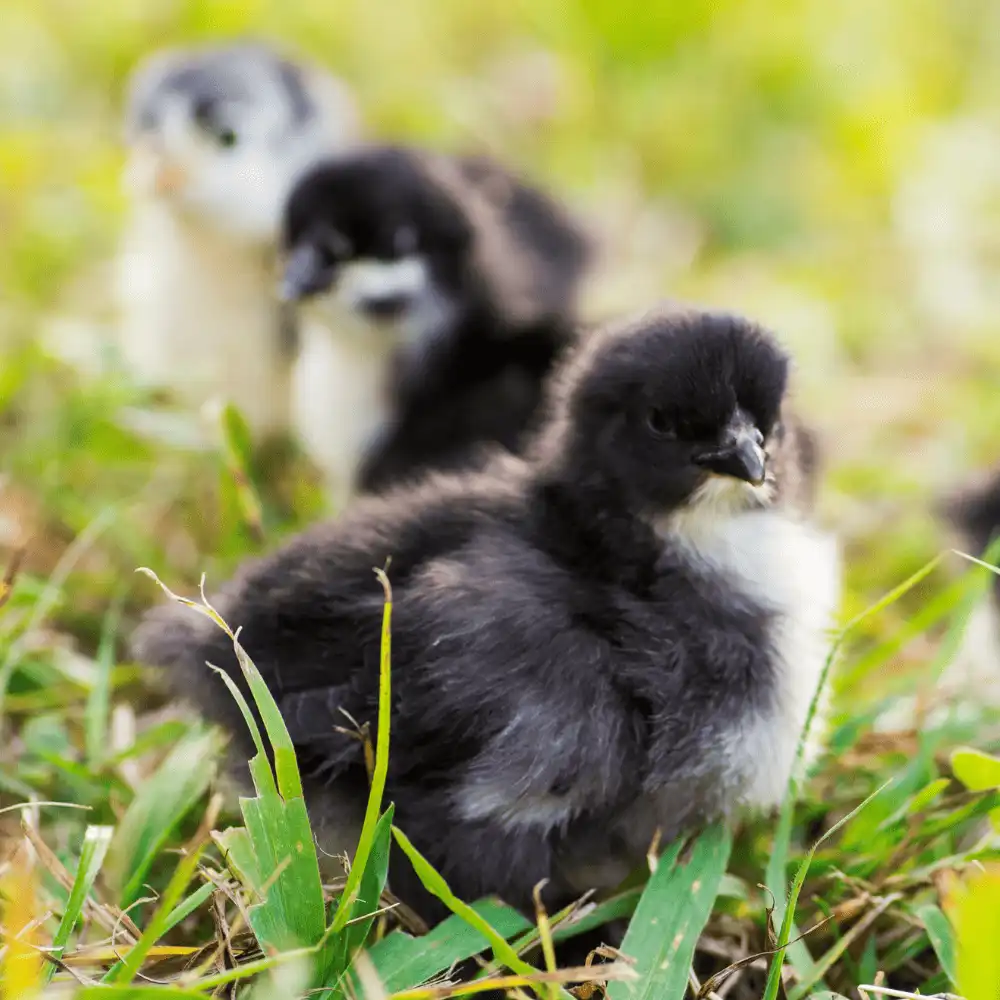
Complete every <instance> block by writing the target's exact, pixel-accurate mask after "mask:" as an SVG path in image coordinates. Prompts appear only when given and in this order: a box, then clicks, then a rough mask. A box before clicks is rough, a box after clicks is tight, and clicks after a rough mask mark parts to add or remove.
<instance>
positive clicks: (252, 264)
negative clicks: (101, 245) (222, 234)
mask: <svg viewBox="0 0 1000 1000" xmlns="http://www.w3.org/2000/svg"><path fill="white" fill-rule="evenodd" d="M117 278H118V300H119V304H120V310H121V327H120V330H121V337H120V340H121V349H122V354H123V359H124V361H125V363H126V365H127V367H128V368H129V369H130V370H131V372H132V373H133V375H134V377H135V378H137V379H138V380H139V381H140V382H141V383H142V384H145V385H149V386H155V387H161V388H167V389H169V390H170V391H171V392H172V393H173V395H174V396H175V397H176V398H177V399H179V400H180V401H182V402H184V403H186V404H188V405H191V406H200V405H201V404H203V403H205V402H207V401H208V400H210V399H216V398H219V399H226V400H229V401H231V402H232V403H234V404H235V405H236V406H238V407H239V408H240V410H241V411H242V412H243V414H244V416H245V417H246V419H247V421H248V422H249V424H250V427H251V429H252V430H254V431H255V432H258V433H264V432H269V431H274V430H280V429H283V428H285V427H287V423H288V406H289V399H288V380H289V368H290V365H289V362H288V361H287V360H286V359H285V358H284V356H283V354H282V349H281V338H280V335H279V332H278V321H277V315H278V313H277V301H276V296H275V277H274V274H273V273H272V272H271V270H270V268H269V267H268V265H267V263H266V252H265V250H264V249H262V248H259V247H256V246H246V247H240V246H239V245H237V244H236V243H235V242H234V241H232V240H229V239H223V238H219V237H216V236H215V235H214V234H212V233H209V232H207V231H204V230H201V229H198V228H195V227H193V226H189V225H187V224H185V223H182V222H179V221H178V220H177V219H176V218H175V217H174V216H173V215H172V213H171V212H170V211H169V210H167V209H166V208H164V207H162V206H160V205H156V204H147V205H143V204H140V205H138V206H136V211H135V213H134V216H133V219H132V222H131V225H130V228H129V229H128V231H127V232H126V234H125V239H124V242H123V245H122V250H121V254H120V256H119V260H118V274H117Z"/></svg>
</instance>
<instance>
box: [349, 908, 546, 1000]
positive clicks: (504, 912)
mask: <svg viewBox="0 0 1000 1000" xmlns="http://www.w3.org/2000/svg"><path fill="white" fill-rule="evenodd" d="M470 909H471V910H472V911H473V912H475V913H476V914H477V915H478V916H479V917H480V918H481V919H482V920H483V921H484V922H485V923H486V924H487V925H488V926H490V927H492V928H493V929H494V931H496V933H497V934H499V935H500V936H501V937H503V938H504V939H505V940H506V939H508V938H511V937H513V936H514V935H515V934H523V933H524V932H526V931H530V930H531V928H532V926H533V925H532V924H531V923H529V921H527V920H526V919H525V918H524V917H523V916H521V914H520V913H518V912H517V910H515V909H512V908H511V907H509V906H507V905H505V904H504V903H501V902H500V901H499V900H493V899H481V900H479V902H477V903H473V904H472V905H471V907H470ZM489 946H490V939H489V938H488V937H487V936H486V935H485V934H483V933H482V932H481V931H480V930H479V929H478V928H477V927H475V926H473V925H472V924H471V923H469V921H468V920H466V919H465V918H464V917H461V916H457V915H455V916H451V917H448V919H447V920H444V921H442V922H441V923H440V924H438V925H437V927H435V928H434V929H433V930H432V931H430V933H428V934H425V935H424V936H423V937H413V936H411V935H409V934H406V933H405V932H403V931H393V933H392V934H389V935H387V936H386V937H384V938H383V939H382V940H381V941H379V942H377V943H376V944H374V945H373V946H372V947H371V948H370V949H369V950H368V952H367V954H368V957H369V958H370V959H371V960H372V963H373V964H374V965H375V969H376V971H377V972H378V976H379V979H380V980H381V981H382V984H383V985H384V986H385V988H386V990H387V991H388V992H390V993H398V992H400V991H401V990H408V989H414V988H415V987H417V986H420V985H422V984H423V983H426V982H427V981H428V980H429V979H431V978H432V977H434V976H437V975H439V974H440V973H442V972H444V971H446V970H447V969H450V968H451V967H452V966H453V965H455V964H457V963H458V962H463V961H465V960H466V959H469V958H472V956H473V955H478V954H479V953H480V952H482V951H485V950H486V949H487V948H488V947H489Z"/></svg>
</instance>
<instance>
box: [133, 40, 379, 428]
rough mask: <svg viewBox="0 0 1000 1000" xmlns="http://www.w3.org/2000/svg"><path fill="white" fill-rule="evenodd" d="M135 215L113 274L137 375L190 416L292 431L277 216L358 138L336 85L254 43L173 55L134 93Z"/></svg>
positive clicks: (144, 73) (157, 58) (147, 67)
mask: <svg viewBox="0 0 1000 1000" xmlns="http://www.w3.org/2000/svg"><path fill="white" fill-rule="evenodd" d="M125 118H126V141H127V145H128V153H129V156H128V163H127V167H126V171H125V184H126V187H127V190H128V193H129V195H130V196H131V211H130V214H129V218H128V222H127V225H126V229H125V233H124V236H123V240H122V246H121V251H120V254H119V259H118V266H117V271H118V274H117V296H118V300H119V307H120V314H121V323H120V330H121V338H120V339H121V354H122V358H123V361H124V363H125V365H126V367H127V369H129V370H130V372H131V374H132V376H133V377H134V378H135V379H136V380H137V381H138V382H139V383H140V384H145V385H147V386H149V387H155V388H160V389H166V390H168V391H169V392H170V393H171V394H172V395H173V396H174V397H175V398H176V399H178V400H179V401H181V402H182V403H184V404H186V405H188V406H200V405H201V404H202V403H204V402H205V401H207V400H208V399H209V398H214V397H222V398H226V399H228V400H230V401H231V402H233V403H235V404H236V405H237V406H238V407H239V408H240V409H241V410H242V411H243V413H244V416H245V417H246V418H247V421H248V423H249V424H250V427H251V429H252V430H253V431H254V432H255V433H257V434H262V435H263V434H268V433H270V432H273V431H276V430H283V429H285V428H287V426H288V422H289V396H288V393H289V379H290V371H291V366H292V363H293V359H294V355H295V344H294V327H293V324H292V315H291V312H290V310H288V309H287V308H284V307H282V306H280V304H279V302H278V297H277V294H276V291H275V281H276V278H275V267H276V264H275V244H276V240H277V235H278V231H279V228H280V218H281V208H282V206H283V204H284V201H285V199H286V197H287V195H288V191H289V189H290V187H291V185H292V183H293V182H294V180H295V178H296V177H297V176H298V175H299V174H300V173H301V172H302V171H303V170H304V169H306V168H307V167H308V166H309V165H310V164H312V163H313V162H315V161H316V160H318V159H319V158H321V157H323V156H327V155H330V154H331V153H334V152H336V151H338V150H340V149H342V148H344V147H346V146H349V145H352V144H354V143H356V142H357V141H358V138H359V134H360V125H359V119H358V114H357V111H356V109H355V106H354V103H353V100H352V98H351V96H350V94H349V92H348V90H347V88H346V87H345V86H344V85H343V84H342V83H341V82H339V81H338V80H337V79H335V78H333V77H331V76H328V75H327V74H325V73H324V72H322V71H320V70H318V69H316V68H313V67H308V66H300V65H296V64H294V63H292V62H290V61H288V60H287V59H285V58H284V57H283V56H281V55H279V54H278V53H276V52H274V51H272V50H271V49H269V48H267V47H265V46H263V45H259V44H249V43H243V44H232V45H224V46H221V47H218V46H213V47H204V48H196V49H178V50H167V51H162V52H158V53H156V54H154V55H153V56H152V57H150V58H149V59H147V60H146V61H145V62H144V63H142V64H141V65H140V66H139V67H138V69H137V70H136V71H135V73H134V74H133V76H132V79H131V81H130V84H129V93H128V102H127V110H126V115H125Z"/></svg>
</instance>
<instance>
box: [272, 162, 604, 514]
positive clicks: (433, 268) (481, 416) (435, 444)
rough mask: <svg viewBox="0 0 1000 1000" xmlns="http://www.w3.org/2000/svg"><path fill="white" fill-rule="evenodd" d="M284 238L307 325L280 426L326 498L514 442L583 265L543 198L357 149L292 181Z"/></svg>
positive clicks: (494, 178)
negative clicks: (320, 476)
mask: <svg viewBox="0 0 1000 1000" xmlns="http://www.w3.org/2000/svg"><path fill="white" fill-rule="evenodd" d="M284 248H285V252H286V255H287V261H288V263H287V268H286V272H285V289H284V290H285V295H286V297H287V298H288V299H291V300H297V301H300V302H303V303H304V306H303V310H304V313H305V314H306V315H308V316H309V317H310V318H312V319H314V320H316V322H314V323H312V324H311V325H310V332H309V333H307V334H305V335H304V340H303V345H302V352H301V355H300V358H299V362H298V364H297V366H296V372H295V376H294V381H293V408H294V412H295V424H296V427H297V430H298V433H299V437H300V440H302V442H303V443H304V444H305V446H306V450H307V451H308V453H309V454H310V455H311V456H312V458H313V459H314V461H315V463H316V464H317V465H318V466H319V468H320V469H322V470H323V472H324V474H325V477H326V479H327V482H328V485H329V489H330V493H331V500H333V502H334V504H335V505H336V506H338V507H339V506H341V505H342V504H343V503H344V501H345V500H346V499H347V498H348V497H349V496H350V495H351V494H352V493H353V492H355V491H356V490H360V491H362V492H369V491H376V490H382V489H385V488H386V487H388V486H389V485H391V484H394V483H397V482H400V481H403V480H407V479H412V478H413V477H414V476H416V475H419V474H420V473H421V472H422V471H423V470H425V469H427V468H434V469H438V470H441V469H454V468H456V467H459V466H462V465H466V464H469V463H471V462H474V461H475V460H476V457H477V448H478V446H480V445H482V444H484V443H499V444H501V445H503V446H504V447H506V448H508V449H512V450H516V449H518V448H519V447H520V446H521V444H522V443H523V441H524V439H525V435H526V433H527V431H528V430H529V429H530V428H531V427H532V426H533V423H534V422H535V418H536V415H537V413H538V407H539V403H540V401H541V397H542V386H543V382H544V379H545V377H546V376H547V374H548V373H549V371H550V370H551V368H552V366H553V365H554V363H555V362H556V360H557V358H558V357H559V356H560V354H561V352H562V351H563V349H564V348H565V347H566V345H567V344H568V343H569V341H570V339H571V335H572V332H573V322H574V317H573V311H574V300H575V296H576V291H577V287H578V284H579V282H580V280H581V278H582V276H583V274H584V273H585V270H586V267H587V265H588V263H589V261H590V259H591V258H590V254H591V248H590V244H589V242H588V240H587V239H586V237H584V235H583V234H582V233H581V232H580V231H579V230H578V229H577V228H576V227H575V225H574V224H573V223H572V222H571V220H570V219H569V218H568V217H567V215H566V214H565V213H564V212H563V210H562V209H561V208H560V207H559V206H558V205H556V204H555V203H554V202H553V201H551V200H550V199H549V198H548V197H546V196H545V195H543V194H541V193H540V192H538V191H535V190H533V189H531V188H529V187H527V186H526V185H524V184H522V183H520V182H519V181H517V180H515V179H514V178H513V177H511V176H510V175H509V174H508V173H507V172H506V171H504V170H502V169H501V168H500V167H498V166H496V165H495V164H492V163H491V162H489V161H487V160H484V159H482V158H466V159H455V160H453V159H448V158H445V157H435V156H431V155H429V154H423V153H418V152H414V151H411V150H407V149H402V148H398V147H376V148H369V149H366V150H364V151H362V152H359V153H356V154H355V155H353V156H350V157H344V158H340V159H338V160H337V161H335V162H328V163H324V164H322V165H320V166H318V167H316V168H315V169H314V170H312V171H311V172H310V173H309V174H307V175H306V176H305V177H303V178H302V179H301V180H300V182H299V183H298V185H297V186H296V188H295V190H294V191H293V193H292V195H291V197H290V199H289V203H288V209H287V212H286V216H285V228H284Z"/></svg>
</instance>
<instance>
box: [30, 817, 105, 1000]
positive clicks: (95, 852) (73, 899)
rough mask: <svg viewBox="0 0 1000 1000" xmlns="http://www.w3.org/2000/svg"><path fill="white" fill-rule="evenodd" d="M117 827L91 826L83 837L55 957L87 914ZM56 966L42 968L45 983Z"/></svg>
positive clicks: (55, 942) (56, 936) (55, 940)
mask: <svg viewBox="0 0 1000 1000" xmlns="http://www.w3.org/2000/svg"><path fill="white" fill-rule="evenodd" d="M113 833H114V829H113V828H112V827H110V826H88V827H87V832H86V833H85V834H84V836H83V847H82V849H81V851H80V864H79V866H78V867H77V870H76V878H75V879H74V880H73V887H72V889H71V890H70V894H69V899H68V900H67V901H66V908H65V910H63V915H62V920H60V921H59V926H58V928H56V932H55V934H54V935H53V937H52V951H51V954H52V957H53V958H62V956H63V953H64V952H65V950H66V945H67V943H68V942H69V938H70V935H71V934H72V933H73V928H74V927H76V925H77V922H78V921H79V919H80V917H81V915H82V913H83V904H84V901H85V900H86V899H87V896H88V895H90V890H91V889H92V888H93V885H94V881H95V880H96V879H97V874H98V872H99V871H100V870H101V865H102V864H104V857H105V855H106V854H107V853H108V847H109V846H110V845H111V837H112V834H113ZM55 971H56V967H55V965H53V964H52V963H51V962H48V963H46V966H45V968H44V969H43V970H42V982H43V984H44V983H48V982H50V981H51V979H52V977H53V975H54V974H55Z"/></svg>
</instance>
